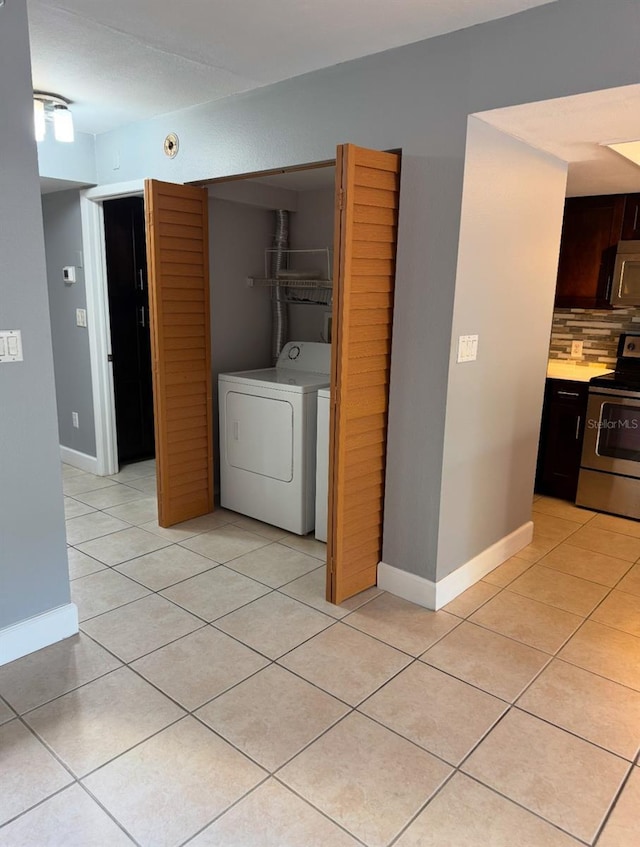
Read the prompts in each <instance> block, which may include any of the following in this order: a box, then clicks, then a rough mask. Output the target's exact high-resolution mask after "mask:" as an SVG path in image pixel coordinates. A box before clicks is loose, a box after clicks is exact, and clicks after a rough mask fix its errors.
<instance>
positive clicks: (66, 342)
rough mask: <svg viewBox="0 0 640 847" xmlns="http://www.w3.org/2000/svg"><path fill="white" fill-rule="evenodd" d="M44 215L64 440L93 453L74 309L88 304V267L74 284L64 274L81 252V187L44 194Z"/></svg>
mask: <svg viewBox="0 0 640 847" xmlns="http://www.w3.org/2000/svg"><path fill="white" fill-rule="evenodd" d="M42 217H43V221H44V242H45V252H46V257H47V285H48V289H49V311H50V313H51V336H52V341H53V365H54V370H55V377H56V398H57V401H58V431H59V434H60V444H62V445H64V446H65V447H70V448H71V449H72V450H78V451H80V452H81V453H86V454H87V455H89V456H95V455H96V433H95V424H94V420H93V396H92V389H91V365H90V361H89V335H88V332H87V329H86V327H79V326H77V325H76V309H86V308H87V298H86V293H85V282H84V270H83V269H82V268H81V267H77V269H76V273H77V281H76V282H75V283H73V284H70V283H65V282H64V280H63V279H62V268H63V267H65V266H66V265H76V266H77V265H78V263H79V260H80V258H81V257H82V226H81V222H80V195H79V194H78V192H77V191H60V192H57V193H55V194H46V195H44V196H43V198H42ZM78 254H80V255H78ZM72 412H78V417H79V421H80V427H79V428H78V429H75V428H74V427H73V426H72V423H71V413H72Z"/></svg>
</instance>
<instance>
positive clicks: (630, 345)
mask: <svg viewBox="0 0 640 847" xmlns="http://www.w3.org/2000/svg"><path fill="white" fill-rule="evenodd" d="M635 349H636V345H635V344H634V342H633V341H629V343H628V344H627V350H635Z"/></svg>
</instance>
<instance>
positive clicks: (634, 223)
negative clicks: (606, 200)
mask: <svg viewBox="0 0 640 847" xmlns="http://www.w3.org/2000/svg"><path fill="white" fill-rule="evenodd" d="M620 240H621V241H638V240H640V194H627V196H626V198H625V204H624V217H623V220H622V234H621V236H620Z"/></svg>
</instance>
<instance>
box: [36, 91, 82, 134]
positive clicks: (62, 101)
mask: <svg viewBox="0 0 640 847" xmlns="http://www.w3.org/2000/svg"><path fill="white" fill-rule="evenodd" d="M70 102H71V101H70V100H67V99H66V97H61V96H60V95H59V94H50V93H48V92H46V91H34V92H33V117H34V124H35V133H36V141H44V137H45V134H46V122H47V121H52V122H53V135H54V138H55V139H56V141H63V142H67V143H68V142H71V141H73V140H74V132H73V115H72V114H71V112H70V111H69V104H70Z"/></svg>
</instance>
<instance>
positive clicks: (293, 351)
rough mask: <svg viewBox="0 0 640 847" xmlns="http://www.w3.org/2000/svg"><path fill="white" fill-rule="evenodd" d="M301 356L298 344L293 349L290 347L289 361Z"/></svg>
mask: <svg viewBox="0 0 640 847" xmlns="http://www.w3.org/2000/svg"><path fill="white" fill-rule="evenodd" d="M299 355H300V348H299V347H298V345H297V344H294V346H293V347H289V352H288V353H287V358H289V359H292V360H293V359H297V358H298V356H299Z"/></svg>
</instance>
